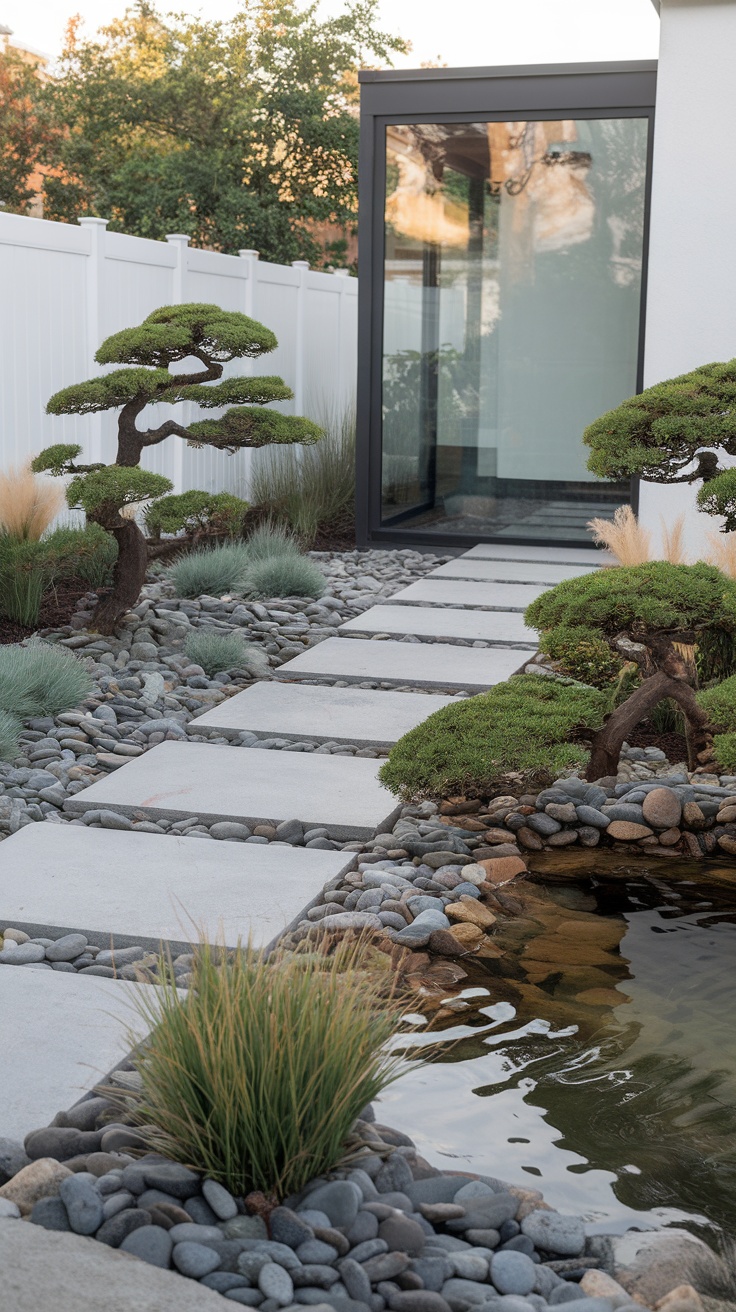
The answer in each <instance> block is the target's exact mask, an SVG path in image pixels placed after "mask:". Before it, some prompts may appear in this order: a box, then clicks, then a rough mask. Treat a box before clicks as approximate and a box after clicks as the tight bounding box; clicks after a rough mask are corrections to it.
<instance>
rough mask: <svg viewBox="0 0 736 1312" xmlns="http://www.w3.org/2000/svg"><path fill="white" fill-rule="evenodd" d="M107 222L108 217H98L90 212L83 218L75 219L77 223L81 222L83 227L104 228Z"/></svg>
mask: <svg viewBox="0 0 736 1312" xmlns="http://www.w3.org/2000/svg"><path fill="white" fill-rule="evenodd" d="M109 222H110V220H109V219H98V218H96V217H95V216H93V215H92V214H88V215H85V217H84V218H83V219H77V223H79V224H81V226H82V227H83V228H92V227H100V228H106V227H107V225H108V223H109Z"/></svg>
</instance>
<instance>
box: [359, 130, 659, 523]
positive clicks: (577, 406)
mask: <svg viewBox="0 0 736 1312" xmlns="http://www.w3.org/2000/svg"><path fill="white" fill-rule="evenodd" d="M647 128H648V123H647V120H646V119H644V118H634V117H631V118H621V119H592V118H590V119H586V118H581V119H576V120H573V119H559V118H558V119H554V118H539V119H530V120H524V121H494V122H470V123H462V122H453V123H421V124H395V125H389V126H388V127H387V129H386V139H385V146H386V198H385V252H384V314H383V360H384V363H383V407H382V418H383V466H382V467H383V475H382V484H383V518H384V522H397V521H400V522H401V523H402V524H406V525H407V526H412V525H413V524H414V523H416V525H417V526H418V527H421V526H426V525H427V524H432V525H437V526H440V525H442V526H444V527H445V528H446V530H448V531H456V532H457V531H459V532H465V533H473V534H475V535H478V534H479V533H485V534H496V533H501V534H504V533H508V534H509V535H513V534H518V533H519V526H520V525H521V527H522V533H521V535H522V536H526V535H528V536H531V537H550V536H552V537H557V538H560V539H564V538H565V537H567V538H572V539H574V538H582V537H584V534H585V522H586V520H587V519H588V518H590V517H591V515H592V514H596V513H599V511H602V512H603V513H605V511H606V509H607V508H608V507H607V506H606V504H605V501H606V498H607V496H609V495H612V497H613V500H614V502H620V501H621V500H622V499H625V495H626V493H625V491H623V490H622V489H621V488H615V489H609V488H605V489H600V488H599V485H596V484H594V483H593V482H592V480H591V479H590V477H589V475H587V472H586V469H585V456H584V450H583V446H582V441H581V435H582V431H583V429H584V428H585V426H586V424H587V423H589V422H590V420H591V419H592V418H594V417H595V416H596V415H597V414H600V413H601V411H603V410H605V409H608V408H609V407H610V406H611V405H614V404H617V403H618V401H619V400H621V399H622V398H623V397H624V396H626V395H628V394H630V393H631V392H632V391H634V390H635V387H636V370H637V354H638V319H639V296H640V279H641V260H642V235H643V215H644V184H645V171H646V170H645V161H646V140H647Z"/></svg>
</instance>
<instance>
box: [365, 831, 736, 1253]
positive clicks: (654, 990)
mask: <svg viewBox="0 0 736 1312" xmlns="http://www.w3.org/2000/svg"><path fill="white" fill-rule="evenodd" d="M591 865H592V862H591V857H590V855H589V854H585V853H582V852H576V853H574V854H568V853H565V854H551V853H550V854H545V855H544V856H543V857H540V858H539V859H538V860H537V862H536V865H535V870H534V872H533V874H532V878H531V880H530V881H528V882H527V881H525V882H524V883H523V884H521V885H519V886H518V888H517V886H516V885H514V886H513V895H514V897H515V898H516V899H518V901H519V902H520V904H521V914H520V915H519V916H518V917H517V918H516V919H510V920H508V921H505V922H504V923H503V924H501V923H499V926H498V928H497V931H496V933H495V935H494V939H493V944H494V946H495V947H497V948H498V949H500V952H501V954H502V955H499V956H497V957H494V958H491V959H486V960H482V961H479V960H478V959H477V958H476V959H472V958H465V959H463V963H462V964H463V966H465V967H466V968H467V970H468V979H467V980H466V981H464V983H463V987H462V990H461V992H460V993H459V994H458V996H457V997H456V998H455V999H454V1000H453V999H452V998H448V999H447V1002H448V1003H449V1006H445V1007H443V1008H442V1009H441V1010H440V1011H439V1012H438V1013H437V1019H436V1021H435V1023H434V1025H433V1027H432V1028H433V1031H434V1032H433V1033H432V1034H430V1033H427V1032H424V1031H426V1024H425V1025H424V1026H423V1027H422V1026H420V1025H419V1024H417V1030H416V1032H415V1034H414V1035H413V1036H412V1041H411V1043H410V1045H409V1048H408V1052H409V1053H410V1054H412V1055H417V1056H418V1055H420V1054H421V1053H422V1050H423V1049H424V1048H425V1047H426V1045H427V1044H428V1043H429V1042H430V1041H432V1042H433V1043H434V1044H435V1047H434V1049H433V1050H432V1052H431V1062H430V1064H429V1065H425V1066H418V1065H417V1066H415V1067H414V1068H413V1069H411V1070H410V1071H409V1073H408V1074H407V1075H406V1076H405V1077H404V1078H403V1079H402V1080H400V1081H399V1083H397V1084H396V1085H394V1086H393V1087H392V1088H391V1089H389V1090H388V1091H387V1092H386V1094H384V1096H383V1098H382V1101H381V1108H380V1118H381V1119H382V1120H384V1121H386V1122H387V1123H388V1124H390V1125H395V1126H396V1127H397V1128H400V1129H402V1130H404V1131H405V1132H406V1133H408V1134H411V1136H412V1137H413V1138H414V1140H415V1141H416V1143H417V1146H418V1148H419V1151H420V1152H421V1153H422V1154H423V1155H424V1156H425V1157H426V1158H427V1159H428V1160H429V1161H430V1162H431V1163H432V1164H433V1165H436V1166H438V1167H442V1168H444V1169H448V1168H452V1167H455V1168H457V1169H458V1170H469V1171H478V1172H480V1173H483V1174H489V1175H494V1176H498V1177H500V1178H501V1179H505V1180H508V1181H510V1182H514V1183H518V1184H522V1183H524V1182H526V1183H527V1184H528V1186H529V1187H530V1188H537V1189H540V1190H541V1191H542V1192H543V1194H544V1196H545V1199H546V1200H547V1202H549V1203H550V1204H551V1205H552V1206H553V1207H556V1208H558V1209H559V1210H561V1211H566V1212H574V1213H579V1214H580V1215H583V1216H584V1217H585V1218H586V1219H587V1220H588V1221H589V1222H590V1223H591V1225H590V1229H591V1231H592V1232H595V1230H600V1231H606V1232H611V1231H612V1230H615V1229H626V1228H627V1227H628V1226H630V1225H637V1224H638V1225H645V1226H646V1225H663V1224H673V1223H679V1224H682V1223H685V1224H686V1225H687V1226H688V1228H690V1229H693V1230H695V1231H697V1232H700V1233H702V1234H704V1236H705V1233H707V1231H709V1230H710V1231H712V1230H713V1229H714V1228H716V1227H718V1228H722V1229H723V1230H724V1231H726V1232H730V1233H733V1231H734V1228H735V1222H734V1218H735V1217H736V991H735V988H734V985H735V984H736V977H735V975H734V961H735V960H736V872H734V871H733V870H729V869H725V868H715V867H706V868H704V867H703V866H702V865H697V864H689V863H685V862H677V863H675V862H670V861H667V862H663V861H661V860H660V861H657V862H656V864H653V863H652V862H651V861H650V862H649V863H648V865H643V864H641V862H639V861H626V862H625V863H622V858H621V857H617V856H616V855H615V854H608V855H607V856H606V855H602V854H596V857H595V872H594V873H592V871H591ZM507 891H511V889H508V890H507ZM468 962H470V964H468Z"/></svg>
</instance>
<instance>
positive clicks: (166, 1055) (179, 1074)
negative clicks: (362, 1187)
mask: <svg viewBox="0 0 736 1312" xmlns="http://www.w3.org/2000/svg"><path fill="white" fill-rule="evenodd" d="M365 954H366V944H365V942H364V941H360V940H359V941H358V942H357V943H353V944H352V945H348V944H345V943H344V944H343V945H341V946H340V947H339V948H338V951H337V953H336V954H335V956H334V957H331V958H327V957H324V956H322V955H320V954H319V953H316V952H312V953H295V954H292V955H291V956H282V957H280V958H273V957H272V958H271V959H269V960H266V959H265V957H264V956H263V954H262V953H261V954H257V955H256V954H251V953H246V952H243V951H238V952H236V953H233V954H231V955H230V960H229V961H228V963H227V964H226V965H223V964H221V952H220V951H219V950H218V949H215V948H213V947H211V946H209V945H206V944H205V945H203V946H202V947H201V948H199V949H198V950H197V953H196V956H195V961H194V965H193V969H192V973H193V980H192V985H191V987H190V988H189V990H188V992H187V993H186V994H185V995H183V996H180V995H179V993H178V992H177V991H176V988H175V987H174V983H173V982H172V981H171V975H170V972H169V971H162V972H161V973H162V975H163V976H164V977H165V982H164V983H163V984H162V986H161V988H160V989H157V990H155V991H154V990H150V991H148V996H147V997H143V996H141V998H140V1001H139V1007H140V1009H141V1012H142V1014H143V1016H144V1018H145V1021H146V1023H147V1026H148V1027H150V1030H151V1033H150V1035H149V1038H148V1040H147V1041H146V1044H145V1045H144V1047H143V1048H142V1049H141V1050H139V1052H138V1054H137V1056H136V1057H135V1058H134V1060H135V1062H136V1066H137V1068H138V1070H139V1072H140V1074H141V1076H142V1080H143V1092H142V1096H141V1099H140V1103H139V1105H138V1109H137V1113H136V1119H137V1120H138V1121H139V1122H140V1123H141V1124H142V1125H143V1126H145V1129H144V1131H143V1133H144V1134H145V1136H146V1139H147V1140H148V1142H149V1144H150V1146H151V1148H153V1149H154V1150H155V1151H157V1152H162V1153H164V1154H165V1155H166V1156H167V1157H170V1158H173V1159H174V1160H175V1161H180V1162H185V1163H187V1164H188V1165H189V1166H192V1167H194V1168H195V1169H196V1170H200V1171H203V1172H205V1174H207V1175H209V1176H211V1177H212V1178H213V1179H215V1180H219V1181H221V1182H222V1183H223V1184H224V1185H226V1186H227V1188H229V1189H230V1190H232V1192H233V1193H234V1194H237V1195H242V1194H246V1193H248V1192H249V1191H250V1190H252V1189H260V1190H262V1191H263V1192H264V1193H267V1194H270V1193H272V1192H273V1193H276V1194H277V1195H278V1196H279V1197H284V1196H286V1195H288V1194H290V1193H293V1192H295V1191H297V1190H299V1189H301V1188H302V1186H303V1185H305V1184H306V1183H307V1181H308V1180H310V1179H311V1178H312V1177H313V1176H315V1175H322V1174H324V1173H325V1172H326V1171H329V1170H330V1169H331V1168H332V1167H334V1166H336V1165H337V1163H338V1162H339V1161H340V1159H341V1156H342V1154H343V1151H344V1145H345V1142H346V1140H347V1138H348V1135H349V1132H350V1128H351V1126H352V1124H353V1122H354V1121H355V1119H356V1117H357V1116H358V1115H359V1113H360V1112H361V1111H362V1109H363V1107H365V1105H366V1103H368V1102H370V1101H371V1100H372V1099H373V1098H375V1097H376V1096H377V1095H378V1094H379V1093H380V1092H381V1090H382V1089H384V1088H386V1086H387V1085H388V1084H390V1083H391V1082H392V1081H393V1080H395V1079H396V1078H397V1076H398V1075H399V1074H400V1073H401V1069H402V1059H401V1058H400V1057H399V1056H398V1055H397V1054H395V1053H389V1052H388V1051H387V1046H386V1045H387V1044H388V1041H389V1039H390V1038H391V1036H392V1034H393V1033H394V1031H395V1029H396V1027H397V1025H398V1023H399V1020H400V1016H401V1013H402V1008H401V1005H400V1002H399V1000H398V997H397V996H396V994H395V993H394V992H392V990H391V988H390V986H389V987H388V988H387V985H386V981H385V977H384V976H382V975H380V974H378V973H377V972H372V971H369V970H368V969H367V968H366V965H365V961H366V956H365ZM167 980H168V982H166V981H167ZM153 1127H155V1128H153Z"/></svg>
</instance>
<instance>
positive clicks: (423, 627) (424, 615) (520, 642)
mask: <svg viewBox="0 0 736 1312" xmlns="http://www.w3.org/2000/svg"><path fill="white" fill-rule="evenodd" d="M339 632H340V634H342V635H343V636H345V637H349V636H350V635H351V634H354V633H355V634H361V633H367V634H372V633H410V634H413V635H414V636H415V637H420V638H428V639H429V638H434V639H435V640H436V641H438V642H445V643H448V642H449V643H451V642H453V641H455V640H456V639H457V638H464V639H465V640H466V641H469V642H492V643H495V644H496V645H498V646H506V647H514V646H518V647H521V648H528V649H530V650H531V651H536V648H537V634H536V632H535V630H534V629H528V628H527V626H526V624H525V623H524V616H523V615H521V614H520V613H519V611H499V610H494V611H482V610H458V609H456V608H452V607H444V608H443V607H442V606H371V608H370V610H366V611H364V612H363V614H362V615H357V616H356V617H355V619H352V620H347V622H346V623H345V624H341V625H340V629H339Z"/></svg>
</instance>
